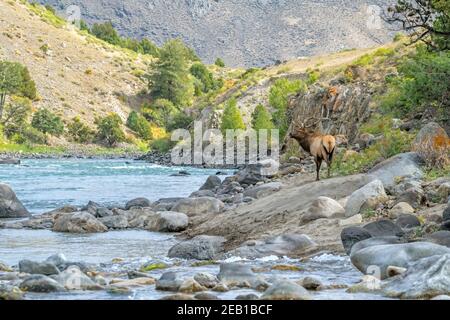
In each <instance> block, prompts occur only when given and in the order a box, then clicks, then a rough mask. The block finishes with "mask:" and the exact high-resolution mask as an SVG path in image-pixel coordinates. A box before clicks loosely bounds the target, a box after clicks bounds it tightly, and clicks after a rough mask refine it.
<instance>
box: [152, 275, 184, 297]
mask: <svg viewBox="0 0 450 320" xmlns="http://www.w3.org/2000/svg"><path fill="white" fill-rule="evenodd" d="M182 283H183V280H181V279H180V278H179V277H178V274H177V273H176V272H165V273H163V274H162V276H161V278H159V279H158V280H157V281H156V290H161V291H174V292H176V291H178V289H179V288H180V286H181V284H182Z"/></svg>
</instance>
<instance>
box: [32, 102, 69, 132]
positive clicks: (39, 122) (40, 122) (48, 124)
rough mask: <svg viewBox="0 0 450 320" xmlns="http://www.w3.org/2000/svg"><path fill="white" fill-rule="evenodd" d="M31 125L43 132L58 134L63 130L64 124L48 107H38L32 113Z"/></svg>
mask: <svg viewBox="0 0 450 320" xmlns="http://www.w3.org/2000/svg"><path fill="white" fill-rule="evenodd" d="M31 126H32V127H33V128H35V129H37V130H39V131H41V132H42V133H44V134H47V133H48V134H51V135H54V136H60V135H61V134H62V133H63V132H64V124H63V122H62V120H61V118H60V117H58V116H57V115H55V114H54V113H52V112H51V111H49V110H48V109H45V108H44V109H40V110H38V111H37V112H36V113H35V114H34V115H33V120H32V121H31Z"/></svg>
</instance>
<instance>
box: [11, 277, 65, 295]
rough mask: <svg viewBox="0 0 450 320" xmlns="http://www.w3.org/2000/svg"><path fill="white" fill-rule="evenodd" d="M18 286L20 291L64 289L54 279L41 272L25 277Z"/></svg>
mask: <svg viewBox="0 0 450 320" xmlns="http://www.w3.org/2000/svg"><path fill="white" fill-rule="evenodd" d="M19 288H20V290H22V291H28V292H39V293H48V292H61V291H65V288H64V287H63V286H62V285H60V284H59V283H58V282H57V281H56V280H54V279H52V278H50V277H47V276H44V275H41V274H39V275H32V276H29V277H26V278H25V279H24V280H23V281H22V283H21V284H20V285H19Z"/></svg>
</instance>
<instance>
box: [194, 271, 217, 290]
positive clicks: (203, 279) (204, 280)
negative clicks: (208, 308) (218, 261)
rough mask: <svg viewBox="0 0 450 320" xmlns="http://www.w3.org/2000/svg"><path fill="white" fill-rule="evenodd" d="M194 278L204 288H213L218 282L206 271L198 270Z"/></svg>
mask: <svg viewBox="0 0 450 320" xmlns="http://www.w3.org/2000/svg"><path fill="white" fill-rule="evenodd" d="M194 280H195V281H197V282H198V283H199V284H200V285H202V286H204V287H206V288H210V289H212V288H214V287H215V286H216V285H217V284H218V283H219V279H217V277H216V276H215V275H212V274H210V273H207V272H200V273H197V274H196V275H195V276H194Z"/></svg>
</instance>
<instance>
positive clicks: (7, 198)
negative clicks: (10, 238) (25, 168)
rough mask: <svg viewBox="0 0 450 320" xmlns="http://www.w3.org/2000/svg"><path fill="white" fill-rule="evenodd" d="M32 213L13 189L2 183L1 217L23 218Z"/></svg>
mask: <svg viewBox="0 0 450 320" xmlns="http://www.w3.org/2000/svg"><path fill="white" fill-rule="evenodd" d="M28 216H30V213H29V212H28V210H27V209H26V208H25V207H24V206H23V204H22V202H20V200H19V199H17V197H16V194H15V193H14V191H12V189H11V188H10V187H9V186H8V185H6V184H3V183H0V218H22V217H28Z"/></svg>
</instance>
